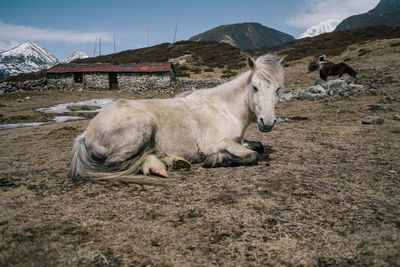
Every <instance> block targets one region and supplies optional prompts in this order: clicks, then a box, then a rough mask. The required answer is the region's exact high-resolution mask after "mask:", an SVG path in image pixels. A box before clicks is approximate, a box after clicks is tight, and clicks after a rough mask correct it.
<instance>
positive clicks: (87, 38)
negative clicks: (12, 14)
mask: <svg viewBox="0 0 400 267" xmlns="http://www.w3.org/2000/svg"><path fill="white" fill-rule="evenodd" d="M98 37H101V40H102V41H104V42H111V41H113V33H109V32H80V31H65V30H54V29H48V28H35V27H31V26H23V25H13V24H7V23H3V22H2V21H0V40H1V41H3V42H0V47H1V44H2V43H4V41H6V42H8V43H10V42H18V41H21V42H25V41H55V42H56V41H61V42H68V43H87V42H94V41H95V40H96V38H98ZM11 40H12V41H11ZM0 50H1V48H0Z"/></svg>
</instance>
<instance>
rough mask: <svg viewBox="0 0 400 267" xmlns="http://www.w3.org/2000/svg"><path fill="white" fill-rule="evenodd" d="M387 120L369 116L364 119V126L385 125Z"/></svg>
mask: <svg viewBox="0 0 400 267" xmlns="http://www.w3.org/2000/svg"><path fill="white" fill-rule="evenodd" d="M384 121H385V120H384V119H383V118H382V117H379V116H367V117H365V118H364V119H362V121H361V123H362V124H383V122H384Z"/></svg>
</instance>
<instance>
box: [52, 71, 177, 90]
mask: <svg viewBox="0 0 400 267" xmlns="http://www.w3.org/2000/svg"><path fill="white" fill-rule="evenodd" d="M47 79H48V81H49V83H50V84H60V83H64V84H65V85H67V86H68V85H74V84H75V82H74V74H72V73H49V74H47ZM117 80H118V87H117V88H114V89H118V90H127V91H146V90H149V89H154V88H160V87H168V86H170V84H171V83H172V82H173V81H174V80H175V75H173V73H171V72H157V73H117ZM82 86H83V87H85V88H87V89H92V90H110V81H109V73H108V72H107V73H105V72H104V73H103V72H99V73H83V78H82Z"/></svg>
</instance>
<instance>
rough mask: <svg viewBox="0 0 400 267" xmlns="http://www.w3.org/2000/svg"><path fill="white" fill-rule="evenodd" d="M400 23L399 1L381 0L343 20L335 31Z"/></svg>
mask: <svg viewBox="0 0 400 267" xmlns="http://www.w3.org/2000/svg"><path fill="white" fill-rule="evenodd" d="M379 25H387V26H398V25H400V1H399V0H381V1H380V2H379V4H378V5H377V6H376V7H375V8H374V9H372V10H370V11H368V12H367V13H364V14H360V15H355V16H351V17H348V18H347V19H345V20H343V21H342V22H341V23H340V24H339V25H338V26H337V27H336V29H335V31H345V30H352V29H361V28H366V27H371V26H379Z"/></svg>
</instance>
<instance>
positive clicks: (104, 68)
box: [47, 62, 173, 73]
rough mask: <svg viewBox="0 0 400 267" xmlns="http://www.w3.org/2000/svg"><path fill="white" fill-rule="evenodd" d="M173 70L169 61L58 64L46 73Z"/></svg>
mask: <svg viewBox="0 0 400 267" xmlns="http://www.w3.org/2000/svg"><path fill="white" fill-rule="evenodd" d="M171 70H172V71H173V66H172V63H171V62H157V63H140V64H58V65H56V66H54V67H52V68H50V69H49V70H47V73H74V72H168V71H171Z"/></svg>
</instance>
